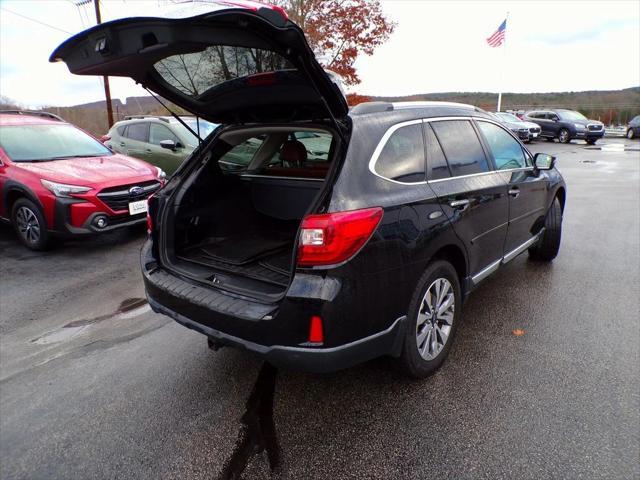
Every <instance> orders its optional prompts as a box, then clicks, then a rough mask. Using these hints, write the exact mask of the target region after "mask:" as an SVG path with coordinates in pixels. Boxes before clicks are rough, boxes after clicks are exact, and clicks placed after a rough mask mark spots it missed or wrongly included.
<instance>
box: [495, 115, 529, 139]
mask: <svg viewBox="0 0 640 480" xmlns="http://www.w3.org/2000/svg"><path fill="white" fill-rule="evenodd" d="M493 115H494V116H495V117H497V118H498V119H499V120H500V121H501V122H503V123H505V124H506V125H508V126H509V129H510V130H511V131H513V132H515V129H517V130H518V137H519V138H520V139H522V136H521V134H520V131H521V130H522V129H523V128H526V129H527V130H528V132H529V139H528V140H527V141H529V142H530V141H532V140H535V139H537V138H538V137H539V136H540V127H539V126H538V124H536V123H533V122H525V121H524V120H522V119H520V118H518V117H517V116H515V115H514V114H513V113H507V112H495V113H493ZM523 140H524V139H523Z"/></svg>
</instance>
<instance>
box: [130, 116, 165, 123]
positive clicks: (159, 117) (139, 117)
mask: <svg viewBox="0 0 640 480" xmlns="http://www.w3.org/2000/svg"><path fill="white" fill-rule="evenodd" d="M144 118H157V119H158V120H162V121H163V122H167V123H169V119H168V118H167V117H163V116H162V115H127V116H125V117H124V119H125V120H142V119H144Z"/></svg>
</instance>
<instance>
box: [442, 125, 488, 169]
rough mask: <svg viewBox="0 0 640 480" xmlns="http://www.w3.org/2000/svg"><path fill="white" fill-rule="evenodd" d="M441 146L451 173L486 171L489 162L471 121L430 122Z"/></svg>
mask: <svg viewBox="0 0 640 480" xmlns="http://www.w3.org/2000/svg"><path fill="white" fill-rule="evenodd" d="M431 126H432V127H433V130H434V132H435V133H436V136H437V137H438V141H439V142H440V145H441V146H442V150H443V151H444V154H445V156H446V157H447V162H448V163H449V168H450V169H451V175H452V176H454V177H459V176H462V175H473V174H475V173H482V172H488V171H489V170H490V169H489V163H488V162H487V157H486V156H485V154H484V150H482V145H481V144H480V140H479V139H478V135H476V132H475V130H474V129H473V126H472V125H471V123H470V122H469V121H467V120H444V121H441V122H431Z"/></svg>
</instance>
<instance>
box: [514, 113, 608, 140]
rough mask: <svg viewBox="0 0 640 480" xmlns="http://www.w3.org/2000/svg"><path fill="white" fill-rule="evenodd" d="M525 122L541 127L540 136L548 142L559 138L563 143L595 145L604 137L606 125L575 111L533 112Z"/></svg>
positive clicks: (527, 116)
mask: <svg viewBox="0 0 640 480" xmlns="http://www.w3.org/2000/svg"><path fill="white" fill-rule="evenodd" d="M524 120H525V121H528V122H533V123H536V124H538V125H539V126H540V129H541V131H540V136H541V137H544V138H546V139H548V140H553V139H555V138H557V139H558V140H559V141H560V142H561V143H569V142H570V141H571V140H574V139H580V140H585V141H586V142H587V143H588V144H589V145H594V144H595V143H596V142H597V141H598V140H599V139H601V138H602V137H604V124H603V123H602V122H599V121H598V120H590V119H588V118H587V117H585V116H584V115H582V114H581V113H580V112H576V111H575V110H565V109H554V110H532V111H529V112H527V113H526V114H525V116H524Z"/></svg>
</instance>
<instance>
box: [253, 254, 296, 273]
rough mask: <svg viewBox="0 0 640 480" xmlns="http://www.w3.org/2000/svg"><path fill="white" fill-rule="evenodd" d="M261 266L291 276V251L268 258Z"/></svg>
mask: <svg viewBox="0 0 640 480" xmlns="http://www.w3.org/2000/svg"><path fill="white" fill-rule="evenodd" d="M260 265H262V266H264V267H266V268H268V269H270V270H274V271H276V272H278V273H280V274H282V275H287V276H289V272H291V250H287V251H286V252H283V253H280V254H278V255H274V256H272V257H269V258H266V259H264V260H262V261H261V262H260Z"/></svg>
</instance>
